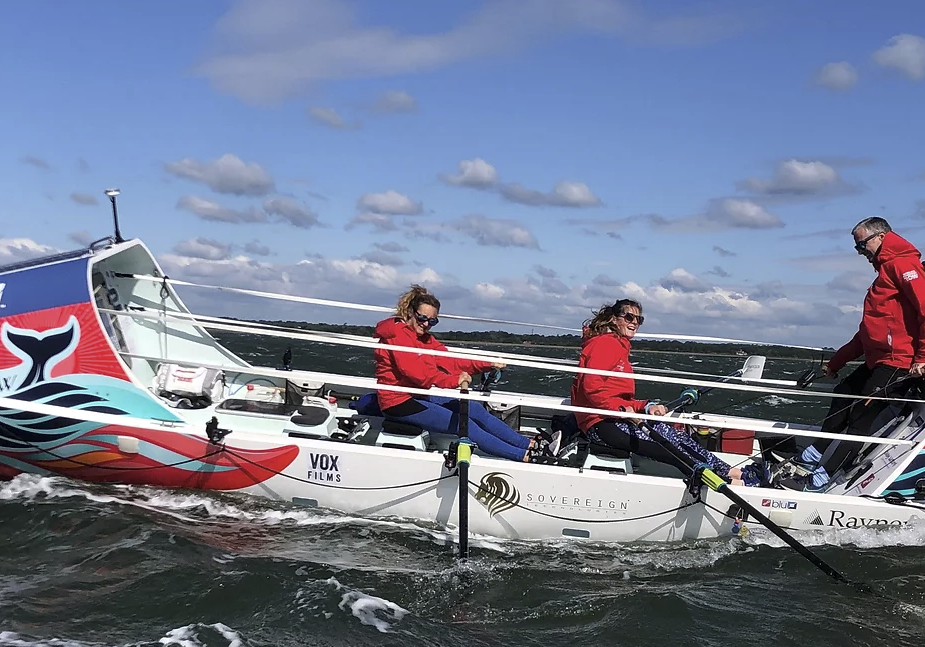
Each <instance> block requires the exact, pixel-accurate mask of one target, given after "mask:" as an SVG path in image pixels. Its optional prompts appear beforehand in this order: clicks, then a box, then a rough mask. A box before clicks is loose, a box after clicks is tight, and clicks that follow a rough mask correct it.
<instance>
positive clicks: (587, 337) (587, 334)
mask: <svg viewBox="0 0 925 647" xmlns="http://www.w3.org/2000/svg"><path fill="white" fill-rule="evenodd" d="M601 338H610V339H614V340H616V342H617V343H618V344H621V345H622V346H625V347H626V348H629V347H630V340H629V339H627V338H626V337H621V336H620V335H618V334H616V333H604V334H602V335H594V336H593V337H592V336H591V331H590V330H589V329H588V328H587V326H586V327H585V328H584V329H583V330H582V340H581V348H582V349H584V348H587V347H588V345H589V344H593V343H595V342H597V341H599V340H600V339H601Z"/></svg>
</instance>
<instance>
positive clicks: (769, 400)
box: [761, 395, 799, 407]
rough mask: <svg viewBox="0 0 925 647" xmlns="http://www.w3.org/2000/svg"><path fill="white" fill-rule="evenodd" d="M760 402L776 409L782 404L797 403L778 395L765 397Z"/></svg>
mask: <svg viewBox="0 0 925 647" xmlns="http://www.w3.org/2000/svg"><path fill="white" fill-rule="evenodd" d="M761 401H762V402H763V403H764V404H766V405H768V406H770V407H778V406H780V405H782V404H796V403H797V402H799V400H791V399H790V398H785V397H783V396H780V395H766V396H765V397H763V398H762V399H761Z"/></svg>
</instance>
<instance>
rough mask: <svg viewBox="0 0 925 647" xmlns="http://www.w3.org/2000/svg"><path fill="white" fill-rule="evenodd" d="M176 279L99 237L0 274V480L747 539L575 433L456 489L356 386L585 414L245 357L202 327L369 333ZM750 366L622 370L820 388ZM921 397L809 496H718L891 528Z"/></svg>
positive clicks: (551, 419) (740, 450)
mask: <svg viewBox="0 0 925 647" xmlns="http://www.w3.org/2000/svg"><path fill="white" fill-rule="evenodd" d="M178 285H181V286H182V285H193V284H189V283H185V282H183V281H177V280H173V279H169V278H167V277H166V276H165V275H164V273H163V271H162V269H161V267H160V266H159V265H158V263H157V261H156V260H155V258H154V256H153V255H152V254H151V253H150V251H149V250H148V248H147V247H146V246H145V245H144V243H143V242H141V241H139V240H128V241H125V240H121V237H120V236H118V231H117V236H116V237H115V238H106V239H102V240H101V241H97V242H96V243H94V244H92V245H91V246H89V247H88V248H85V249H79V250H75V251H73V252H68V253H64V254H56V255H51V256H46V257H42V258H37V259H33V260H29V261H26V262H21V263H17V264H12V265H7V266H4V267H0V322H2V324H0V475H2V476H3V477H4V478H12V477H14V476H16V475H18V474H20V473H24V472H27V473H38V474H44V475H61V476H65V477H70V478H74V479H81V480H86V481H91V482H102V483H124V484H144V485H153V486H163V487H171V488H196V489H201V490H209V491H222V492H236V493H243V494H248V495H254V496H258V497H266V498H269V499H273V500H278V501H284V502H291V503H293V504H298V505H305V506H317V507H320V508H328V509H336V510H340V511H344V512H346V513H352V514H356V515H360V516H385V517H393V518H394V517H398V518H406V519H414V520H419V521H422V522H425V523H430V524H437V525H439V526H441V527H445V528H450V529H452V528H455V527H458V525H457V524H458V521H457V520H458V518H459V514H460V502H461V501H462V502H463V503H465V505H463V506H462V509H463V512H464V516H465V520H464V521H463V523H464V524H467V526H468V531H469V532H472V533H476V534H481V535H488V536H494V537H510V538H521V539H551V538H562V537H572V538H580V539H590V540H595V541H618V542H626V541H676V540H683V539H692V538H710V537H722V536H730V533H732V532H741V528H742V527H743V525H748V527H749V529H750V530H751V531H752V532H762V531H765V530H764V529H763V528H762V527H761V526H759V525H757V524H752V523H750V519H749V518H748V515H747V510H743V509H742V507H741V506H736V505H730V503H729V500H727V499H726V498H724V497H723V496H722V495H721V494H719V493H717V492H714V491H712V490H709V489H706V488H702V487H700V486H699V484H697V483H693V484H692V482H691V480H690V479H687V480H685V479H684V478H682V477H683V476H684V475H682V474H681V473H680V472H678V471H677V470H676V469H674V468H672V467H668V466H666V465H661V464H657V463H654V462H652V461H649V460H647V459H644V458H639V457H637V456H629V455H625V454H624V455H619V454H615V453H610V454H607V453H602V452H601V450H600V448H594V447H587V446H585V445H583V444H582V443H580V442H573V443H571V444H570V446H569V447H568V448H567V449H566V450H565V451H563V453H562V454H561V456H560V459H561V460H560V461H559V463H558V464H529V463H515V462H511V461H506V460H503V459H497V458H493V457H490V456H486V455H482V454H480V453H479V452H478V450H477V448H475V451H474V455H473V456H472V457H471V460H470V461H468V463H467V470H465V471H467V472H468V474H467V476H466V478H465V479H464V480H462V482H461V480H460V478H459V474H460V473H463V472H464V471H463V470H460V469H458V468H459V465H458V464H457V459H459V458H462V453H461V451H460V449H459V444H458V442H457V438H456V437H455V436H452V437H448V436H445V435H441V434H434V433H431V432H429V431H428V430H425V429H420V428H416V427H412V426H408V425H397V424H392V423H389V422H386V421H384V420H383V418H382V417H381V414H380V413H379V411H378V408H377V406H376V399H375V396H374V395H373V394H374V392H375V390H376V389H377V388H390V389H394V390H400V391H406V392H409V393H432V394H439V395H446V396H450V397H461V398H464V399H467V400H470V401H475V402H481V403H482V404H484V405H485V406H487V407H488V408H489V409H490V410H491V411H492V413H494V414H495V415H498V416H501V417H502V418H503V419H504V420H505V421H507V422H508V423H509V424H511V425H512V426H514V428H516V429H520V430H521V432H522V433H526V434H534V433H536V431H537V430H538V429H549V428H552V427H555V426H556V425H559V426H563V425H565V426H566V427H567V422H568V415H569V414H570V413H573V412H575V411H594V410H592V409H580V408H577V407H572V406H571V405H570V403H569V400H568V399H567V398H557V397H544V396H536V395H530V394H523V393H514V392H507V391H497V390H492V389H491V388H489V387H486V388H484V389H482V390H472V391H469V392H464V393H460V392H458V391H452V390H446V389H432V390H430V391H423V390H420V389H405V388H403V387H382V386H379V385H377V384H376V382H375V380H374V379H372V378H367V377H359V376H351V375H342V374H335V373H326V372H320V371H310V370H289V369H288V367H283V368H269V367H259V366H252V365H251V364H249V363H248V362H247V361H245V360H244V359H242V358H241V357H239V356H237V355H236V354H234V353H232V352H231V351H229V350H228V349H227V348H224V347H223V346H222V345H221V344H220V343H219V342H218V341H217V340H216V339H215V338H214V337H213V336H212V335H211V334H209V332H207V331H208V330H210V329H214V330H222V331H232V332H239V333H245V334H250V335H254V336H258V335H267V336H274V337H284V338H289V339H302V340H307V341H315V342H320V343H325V344H341V345H349V346H355V347H365V348H368V349H370V352H372V350H371V349H372V348H374V347H375V346H376V340H374V339H370V338H365V337H359V336H352V335H344V334H333V333H318V332H312V331H306V330H292V329H286V328H281V327H279V326H272V325H266V324H253V323H248V322H242V321H238V320H230V319H222V318H218V317H207V316H196V315H193V314H192V313H191V312H190V311H189V310H188V309H187V307H186V306H185V305H184V303H183V301H181V299H180V297H179V296H178V294H177V291H176V289H175V288H176V286H178ZM206 287H210V286H206ZM211 287H215V288H216V289H222V290H229V289H231V290H235V289H234V288H224V287H218V286H211ZM237 291H239V292H244V293H249V294H253V295H257V296H262V297H265V298H271V299H284V300H289V301H302V302H307V303H314V304H318V303H322V304H326V305H332V306H336V307H345V306H349V307H356V308H359V309H363V310H381V311H384V312H389V311H391V309H390V308H381V307H379V306H370V305H365V304H344V303H340V302H330V301H323V300H319V299H311V298H307V297H295V296H292V295H279V294H264V293H256V292H252V291H248V290H243V289H238V290H237ZM441 316H442V317H448V318H453V316H452V315H449V316H447V315H441ZM457 318H461V319H465V318H467V317H462V316H460V317H457ZM508 323H514V322H508ZM527 325H531V326H534V325H536V324H527ZM640 336H641V335H640ZM654 336H657V337H669V336H668V335H654ZM676 337H681V338H684V336H676ZM711 339H720V338H711ZM728 341H737V342H739V343H754V342H743V341H742V340H728ZM820 350H821V349H820ZM396 352H417V353H420V352H433V353H436V354H441V352H440V351H422V349H405V350H404V351H403V350H402V349H401V348H400V347H397V348H396ZM446 354H449V355H452V356H457V357H468V358H472V357H475V356H479V357H485V356H489V357H492V358H496V359H497V361H501V362H505V363H507V364H508V365H512V366H527V367H535V368H545V369H549V370H558V371H566V372H572V373H575V372H579V371H581V370H586V369H579V368H578V367H577V365H576V364H575V363H574V362H567V361H563V360H558V359H544V358H537V357H535V356H525V355H518V354H516V353H495V352H492V351H486V350H478V349H472V348H468V349H458V348H450V349H449V350H448V351H447V352H446ZM763 365H764V358H762V357H758V356H756V357H749V358H747V360H746V362H745V364H744V366H743V368H742V370H741V371H739V372H737V373H736V374H734V375H732V376H726V377H724V378H723V379H712V380H702V379H701V380H697V379H691V378H690V375H688V376H687V377H684V378H683V379H682V377H680V376H678V375H672V374H671V373H672V372H671V371H662V372H663V373H667V374H663V375H658V374H656V373H657V371H639V372H637V373H636V374H635V376H634V377H635V379H637V381H647V380H648V381H662V382H670V383H679V384H683V385H684V386H697V387H702V389H703V390H706V389H712V388H717V389H718V388H723V389H732V390H739V391H752V392H763V393H780V394H789V395H791V396H793V397H813V398H819V397H820V395H824V396H827V397H832V394H830V393H826V392H823V391H818V390H813V389H810V388H808V387H807V386H806V385H805V384H804V385H798V384H797V383H796V382H789V381H784V380H769V379H765V378H763V377H762V372H763ZM588 372H595V371H590V370H588ZM597 372H598V373H605V374H607V373H606V372H600V371H597ZM612 374H614V375H621V374H620V373H612ZM697 375H700V376H701V377H702V376H703V374H697ZM835 397H846V398H848V399H849V400H850V398H851V396H835ZM923 406H925V399H922V394H921V392H920V391H919V389H918V388H914V389H913V390H912V392H911V394H910V395H909V397H908V398H906V399H900V400H893V401H891V403H890V406H889V407H888V408H887V410H886V411H885V412H884V414H883V415H882V416H881V418H880V419H879V420H878V421H877V423H876V425H875V426H876V427H877V428H878V429H879V431H878V432H877V434H876V435H875V436H874V437H871V438H863V439H860V440H864V441H865V442H866V445H865V450H864V451H863V452H862V454H861V456H860V458H859V460H858V461H857V462H856V464H855V465H853V466H850V467H849V468H848V469H846V470H844V471H843V472H841V473H839V474H837V475H836V476H835V478H834V479H833V482H832V483H833V484H832V486H831V487H830V488H829V490H828V491H827V492H825V493H805V492H792V491H784V490H779V489H765V488H734V490H735V491H736V493H737V494H738V495H740V496H741V497H742V499H744V500H745V501H747V502H748V503H749V504H750V505H751V506H754V508H755V509H757V510H760V511H762V512H763V513H764V514H765V515H767V516H768V518H770V519H771V520H773V521H774V522H775V523H776V524H778V525H779V526H780V527H782V528H787V529H790V530H812V529H825V528H834V529H841V528H854V527H861V526H902V525H905V524H907V523H909V522H911V521H913V520H915V519H917V518H918V517H921V516H925V507H922V506H921V504H920V503H917V501H918V500H919V498H920V496H921V493H922V492H925V478H922V477H923V476H925V451H923V448H925V409H923ZM607 413H608V414H609V415H614V416H621V415H626V414H623V413H620V412H607ZM633 417H634V418H637V419H643V420H664V421H667V422H671V423H676V424H685V425H690V426H693V427H695V428H697V429H698V430H699V431H701V432H706V433H707V434H708V435H710V436H711V437H713V438H719V451H718V452H717V453H718V454H719V455H720V456H721V457H722V458H724V459H725V460H727V461H728V462H730V463H732V464H733V465H736V464H742V463H744V462H745V461H747V460H748V457H749V455H751V454H756V455H757V454H760V453H762V452H764V454H765V455H767V451H766V450H767V447H768V446H769V442H771V443H773V442H774V441H775V440H780V439H782V438H786V437H788V436H791V437H792V436H798V437H813V436H825V434H822V433H821V432H820V431H819V428H818V427H813V426H809V425H800V424H789V423H786V422H780V421H774V420H760V419H751V418H746V417H741V416H726V415H718V414H708V413H698V412H684V411H676V412H673V413H671V414H669V415H668V416H667V417H658V416H646V415H641V414H633ZM735 438H738V439H739V440H735ZM840 438H846V437H844V436H841V437H840ZM847 438H848V439H852V438H855V437H847ZM855 439H856V440H857V438H855ZM463 462H466V461H465V460H463ZM461 486H462V487H464V488H465V491H466V494H465V495H464V496H462V497H460V496H459V491H460V487H461ZM470 502H471V503H472V505H469V503H470Z"/></svg>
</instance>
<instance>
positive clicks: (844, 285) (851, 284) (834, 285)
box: [825, 271, 874, 298]
mask: <svg viewBox="0 0 925 647" xmlns="http://www.w3.org/2000/svg"><path fill="white" fill-rule="evenodd" d="M873 280H874V276H873V274H872V273H871V272H861V271H852V272H842V273H841V274H839V275H838V276H836V277H835V278H833V279H832V280H831V281H829V282H828V283H826V284H825V286H826V287H827V288H828V289H829V290H832V291H835V292H845V293H848V294H852V295H854V296H856V297H858V298H861V296H862V295H863V294H865V293H866V292H867V288H868V287H870V284H871V283H872V282H873Z"/></svg>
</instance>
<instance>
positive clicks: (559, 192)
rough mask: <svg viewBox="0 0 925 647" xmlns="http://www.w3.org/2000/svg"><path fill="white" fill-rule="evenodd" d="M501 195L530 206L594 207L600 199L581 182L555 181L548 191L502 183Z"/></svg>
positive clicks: (511, 200) (599, 202) (598, 203)
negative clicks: (551, 188) (554, 184)
mask: <svg viewBox="0 0 925 647" xmlns="http://www.w3.org/2000/svg"><path fill="white" fill-rule="evenodd" d="M500 192H501V195H502V196H503V197H504V198H505V199H506V200H508V201H510V202H518V203H520V204H525V205H528V206H531V207H543V206H549V207H596V206H599V205H600V204H601V201H600V199H599V198H598V197H597V196H596V195H594V193H592V192H591V189H590V188H588V185H587V184H584V183H583V182H567V181H564V180H563V181H561V182H557V183H556V186H555V187H553V190H552V191H550V192H542V191H536V190H533V189H527V188H524V187H523V186H521V185H519V184H503V185H501V187H500Z"/></svg>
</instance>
